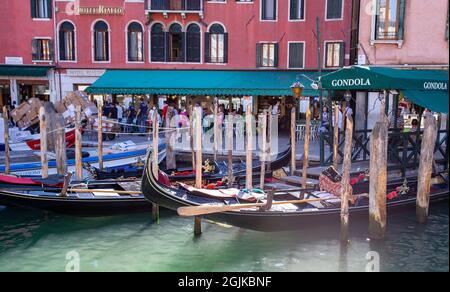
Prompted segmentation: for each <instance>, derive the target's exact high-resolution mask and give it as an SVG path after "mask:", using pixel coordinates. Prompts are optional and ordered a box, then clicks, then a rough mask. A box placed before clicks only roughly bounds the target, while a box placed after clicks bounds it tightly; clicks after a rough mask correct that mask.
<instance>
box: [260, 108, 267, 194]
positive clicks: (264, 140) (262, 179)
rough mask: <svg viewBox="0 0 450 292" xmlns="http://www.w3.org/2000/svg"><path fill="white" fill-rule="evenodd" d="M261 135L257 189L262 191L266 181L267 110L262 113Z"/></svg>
mask: <svg viewBox="0 0 450 292" xmlns="http://www.w3.org/2000/svg"><path fill="white" fill-rule="evenodd" d="M261 132H262V133H261V134H262V145H261V177H260V184H259V188H260V189H261V190H264V183H265V180H266V157H267V110H264V111H263V114H262V117H261Z"/></svg>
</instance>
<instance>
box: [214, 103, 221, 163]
mask: <svg viewBox="0 0 450 292" xmlns="http://www.w3.org/2000/svg"><path fill="white" fill-rule="evenodd" d="M219 135H221V133H219V104H218V101H217V100H215V101H214V161H217V152H218V151H219Z"/></svg>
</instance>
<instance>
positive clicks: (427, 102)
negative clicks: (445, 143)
mask: <svg viewBox="0 0 450 292" xmlns="http://www.w3.org/2000/svg"><path fill="white" fill-rule="evenodd" d="M320 80H321V86H322V88H323V89H327V90H359V91H381V90H400V91H403V92H404V95H405V97H406V99H408V100H410V101H412V102H414V103H416V104H418V105H420V106H422V107H424V108H428V109H430V110H433V111H436V112H442V113H448V105H449V103H448V71H445V70H401V69H393V68H384V67H366V66H352V67H346V68H343V69H340V70H338V71H335V72H333V73H330V74H327V75H324V76H322V78H321V79H320Z"/></svg>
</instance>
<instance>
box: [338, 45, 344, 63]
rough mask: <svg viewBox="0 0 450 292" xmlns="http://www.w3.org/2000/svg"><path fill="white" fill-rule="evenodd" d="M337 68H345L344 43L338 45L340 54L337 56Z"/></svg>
mask: <svg viewBox="0 0 450 292" xmlns="http://www.w3.org/2000/svg"><path fill="white" fill-rule="evenodd" d="M339 66H340V67H344V66H345V43H344V42H342V43H341V45H340V54H339Z"/></svg>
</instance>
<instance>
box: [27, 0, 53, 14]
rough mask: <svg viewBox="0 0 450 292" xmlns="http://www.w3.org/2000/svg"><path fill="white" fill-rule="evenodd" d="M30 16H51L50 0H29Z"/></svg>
mask: <svg viewBox="0 0 450 292" xmlns="http://www.w3.org/2000/svg"><path fill="white" fill-rule="evenodd" d="M30 1H31V2H30V6H31V17H32V18H52V0H30Z"/></svg>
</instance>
